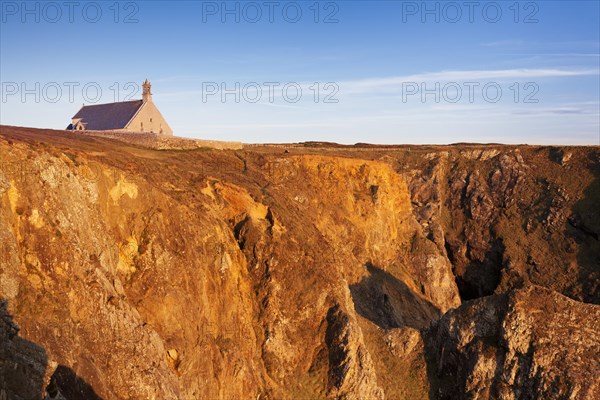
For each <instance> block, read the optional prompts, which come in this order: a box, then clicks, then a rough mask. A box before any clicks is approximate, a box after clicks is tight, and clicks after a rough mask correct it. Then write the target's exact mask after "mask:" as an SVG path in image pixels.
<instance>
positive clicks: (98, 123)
mask: <svg viewBox="0 0 600 400" xmlns="http://www.w3.org/2000/svg"><path fill="white" fill-rule="evenodd" d="M143 103H144V102H143V101H142V100H133V101H122V102H119V103H107V104H95V105H91V106H83V107H81V110H79V112H77V114H75V116H74V117H73V118H81V122H83V124H84V126H85V129H86V130H92V131H104V130H110V129H123V128H125V126H127V123H128V122H129V121H131V118H132V117H133V116H134V115H135V113H136V112H137V111H138V110H139V109H140V107H141V106H142V104H143ZM67 129H73V127H72V125H69V126H68V127H67Z"/></svg>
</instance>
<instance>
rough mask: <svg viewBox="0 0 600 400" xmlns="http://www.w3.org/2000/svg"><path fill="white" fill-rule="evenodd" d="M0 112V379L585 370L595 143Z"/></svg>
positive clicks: (578, 384) (361, 389) (165, 390)
mask: <svg viewBox="0 0 600 400" xmlns="http://www.w3.org/2000/svg"><path fill="white" fill-rule="evenodd" d="M1 129H2V131H1V133H0V154H1V155H2V158H1V164H0V238H1V248H0V250H1V258H0V261H1V268H0V277H1V280H0V298H1V299H2V301H3V303H2V309H1V310H2V319H1V320H0V341H1V342H2V348H1V350H0V355H1V358H0V391H1V392H0V393H5V394H6V395H7V396H8V398H24V399H25V398H27V399H29V398H36V397H37V398H41V397H43V396H46V395H47V396H49V397H50V398H68V399H72V398H94V397H100V398H106V399H113V398H119V399H120V398H122V399H153V398H155V399H169V398H173V399H175V398H211V399H212V398H220V399H234V398H235V399H240V398H244V399H245V398H248V399H283V398H289V399H297V398H306V399H313V398H345V399H399V398H424V397H437V396H440V397H447V398H461V397H469V398H471V397H477V396H480V398H487V397H506V398H513V397H514V398H523V397H522V395H523V396H525V395H526V396H532V397H535V396H537V395H544V396H545V397H549V398H553V397H558V396H559V395H561V396H562V395H563V394H564V395H566V396H570V397H571V398H585V396H587V395H589V394H594V393H596V392H595V391H597V386H593V385H591V384H587V383H585V382H586V379H588V378H589V377H591V376H594V375H593V373H596V375H597V374H598V372H600V368H599V366H598V359H597V354H598V351H597V350H598V349H597V348H595V347H594V345H595V343H597V342H598V341H597V340H595V342H594V341H593V340H592V339H594V338H596V336H597V334H598V326H597V324H596V322H597V320H598V318H596V317H594V316H595V314H594V313H596V314H597V313H598V307H599V306H597V305H595V304H597V303H598V302H599V299H600V298H599V293H598V280H599V276H598V273H599V267H598V256H599V255H600V253H599V249H598V233H599V232H600V224H599V222H598V221H599V220H598V214H597V210H596V209H595V204H597V199H598V195H599V194H600V193H599V189H598V180H597V176H598V168H599V165H600V162H599V160H598V154H599V151H598V149H596V148H589V149H583V148H579V149H549V148H522V149H520V150H519V149H515V148H508V147H502V146H496V147H495V148H485V147H484V148H477V147H472V146H466V145H464V146H454V147H439V148H414V147H413V148H410V149H409V148H398V149H388V150H385V151H382V150H381V149H378V150H372V149H361V151H358V150H357V149H348V148H332V149H325V148H321V147H316V148H313V147H296V148H292V149H290V152H288V153H285V154H284V153H283V150H282V149H278V148H269V147H265V148H258V147H257V148H251V149H247V150H240V151H216V150H206V149H198V150H186V151H177V150H163V151H158V150H153V149H147V148H143V147H137V146H134V145H128V144H125V143H121V142H115V141H112V140H110V139H104V138H98V137H84V136H78V135H76V134H65V133H63V132H58V131H42V130H33V129H25V128H13V127H2V128H1ZM575 172H576V173H577V178H576V179H574V178H573V174H574V173H575ZM533 284H536V285H540V286H543V287H546V288H548V289H542V288H541V287H540V288H538V287H537V286H535V287H534V289H528V288H531V287H533V286H532V285H533ZM555 292H560V293H563V294H564V295H567V296H569V297H571V299H573V300H569V299H566V298H564V297H563V296H560V295H558V294H556V293H555ZM494 293H497V294H494ZM489 295H492V296H489ZM485 296H487V297H485ZM516 298H519V299H521V300H518V301H517V300H514V299H516ZM469 299H475V300H472V302H466V303H465V304H463V305H462V306H461V302H464V301H465V300H469ZM511 302H512V303H511ZM530 302H535V303H536V304H538V305H531V304H529V303H530ZM583 302H586V303H594V304H584V303H583ZM522 303H524V304H526V305H525V306H521V304H522ZM523 307H525V308H523ZM528 307H529V308H528ZM536 307H537V308H536ZM533 309H535V310H540V309H541V310H545V311H549V310H551V311H552V313H551V314H550V315H551V318H552V319H550V320H548V318H550V317H549V316H548V315H546V314H547V313H540V314H539V315H537V314H536V316H535V318H537V319H535V318H534V319H531V318H529V317H527V318H526V317H525V314H528V313H529V311H531V310H533ZM490 313H491V314H493V315H491V314H490ZM440 318H441V319H440ZM519 318H521V319H522V318H525V320H524V322H523V321H521V320H520V319H519ZM528 318H529V319H528ZM532 318H533V317H532ZM594 318H595V320H594ZM2 321H4V322H2ZM506 321H509V322H506ZM544 321H545V322H546V323H547V324H549V325H547V326H550V327H551V326H554V325H552V324H560V325H561V328H560V332H558V331H557V334H558V333H561V334H562V333H564V332H566V331H565V330H564V329H567V330H568V329H571V330H575V329H580V330H581V332H587V337H584V336H586V335H583V334H582V335H583V336H581V337H576V336H572V335H571V336H568V337H565V338H564V339H561V340H554V339H553V336H552V333H551V332H552V330H551V329H546V330H545V331H544V332H545V333H543V332H542V333H538V331H537V330H536V329H537V327H540V326H542V325H541V323H542V322H544ZM473 324H483V325H485V327H484V328H481V329H479V328H477V329H475V328H473V326H474V325H473ZM595 324H596V325H595ZM483 325H482V326H483ZM477 326H479V325H477ZM527 327H529V328H527ZM569 327H570V328H569ZM473 329H475V331H476V332H475V333H470V332H471V331H472V330H473ZM527 329H529V330H527ZM469 330H471V331H469ZM480 330H483V331H485V332H483V331H482V332H483V333H480ZM544 334H545V336H544ZM548 335H549V336H548ZM594 335H595V336H594ZM584 339H585V340H584ZM596 339H597V338H596ZM578 345H579V346H580V347H579V350H580V352H578V351H579V350H577V351H576V349H575V348H574V346H578ZM539 346H544V348H543V349H541V350H540V349H538V347H539ZM572 346H573V348H571V347H572ZM594 351H595V354H594ZM553 352H556V354H560V355H559V356H556V357H554V356H552V357H551V356H549V354H554V353H553ZM492 353H493V354H492ZM582 357H588V358H591V359H593V360H594V362H595V363H588V364H587V365H588V367H591V369H590V373H592V374H591V375H586V374H583V373H577V372H576V371H577V368H578V367H579V366H580V365H581V360H583V359H584V358H582ZM561 360H563V361H564V362H562V361H561ZM478 363H479V364H478ZM447 369H451V370H452V371H453V372H452V373H451V374H446V373H445V372H444V371H446V370H447ZM557 371H558V372H557ZM557 379H558V381H557ZM561 379H562V380H561ZM19 382H27V387H28V389H27V390H25V389H23V387H25V386H24V385H22V384H19ZM532 382H536V383H535V385H532V384H531V383H532ZM529 386H531V387H532V388H531V389H525V388H526V387H527V388H528V387H529ZM511 396H512V397H511ZM520 396H521V397H520Z"/></svg>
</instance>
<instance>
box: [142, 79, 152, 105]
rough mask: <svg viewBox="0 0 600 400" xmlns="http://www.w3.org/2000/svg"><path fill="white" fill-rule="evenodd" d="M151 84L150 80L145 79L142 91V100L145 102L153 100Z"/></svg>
mask: <svg viewBox="0 0 600 400" xmlns="http://www.w3.org/2000/svg"><path fill="white" fill-rule="evenodd" d="M151 86H152V85H150V82H148V79H146V80H145V81H144V83H142V88H143V91H142V100H143V101H144V102H147V101H150V102H151V101H152V92H151V91H150V87H151Z"/></svg>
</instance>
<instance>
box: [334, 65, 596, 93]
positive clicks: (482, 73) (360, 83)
mask: <svg viewBox="0 0 600 400" xmlns="http://www.w3.org/2000/svg"><path fill="white" fill-rule="evenodd" d="M599 73H600V71H599V70H597V69H528V68H520V69H499V70H460V71H440V72H429V73H422V74H415V75H405V76H394V77H387V78H371V79H362V80H354V81H345V82H339V85H340V88H341V89H342V90H343V91H344V93H364V92H370V91H377V90H385V89H387V90H393V91H396V90H398V89H399V88H401V87H402V85H403V84H406V83H412V82H415V83H422V82H425V83H427V82H478V81H481V80H484V79H487V80H492V79H495V80H506V79H534V78H556V77H558V78H561V77H573V76H597V75H598V74H599Z"/></svg>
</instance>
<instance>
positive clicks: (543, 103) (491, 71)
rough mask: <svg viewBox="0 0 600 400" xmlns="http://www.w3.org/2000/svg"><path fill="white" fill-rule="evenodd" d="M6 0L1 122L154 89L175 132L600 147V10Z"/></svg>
mask: <svg viewBox="0 0 600 400" xmlns="http://www.w3.org/2000/svg"><path fill="white" fill-rule="evenodd" d="M1 3H2V4H1V5H2V7H1V12H2V15H1V22H0V81H1V82H2V93H1V95H2V98H1V103H0V107H1V113H0V120H1V121H0V122H1V123H2V124H7V125H20V126H34V127H47V128H56V129H63V128H64V127H65V126H66V125H67V124H68V123H69V122H70V117H71V116H72V115H74V114H75V113H76V112H77V110H78V109H79V107H81V104H82V103H86V104H92V103H106V102H112V101H115V100H126V99H127V95H128V94H132V95H133V98H139V97H141V89H140V87H139V85H140V84H141V82H142V81H143V80H144V79H145V78H148V79H149V80H150V81H151V82H152V84H153V86H152V89H153V94H154V101H155V103H156V104H157V105H158V107H159V109H160V110H161V112H162V113H163V115H164V116H165V118H166V119H167V121H168V122H169V123H170V125H171V127H172V128H173V130H174V132H175V134H176V135H178V136H185V137H194V138H210V139H222V140H240V141H244V142H297V141H306V140H320V141H335V142H339V143H356V142H371V143H453V142H463V141H469V142H503V143H531V144H596V145H598V144H600V115H599V109H600V103H599V100H600V99H599V97H600V78H599V75H600V57H599V54H600V37H599V35H600V22H599V21H600V7H599V4H600V2H598V1H521V2H515V1H496V2H493V1H481V2H479V1H474V2H471V3H469V4H470V5H466V4H467V3H466V2H464V1H458V2H452V1H450V2H448V1H437V2H436V1H431V2H421V1H419V2H410V1H409V2H407V1H335V2H332V1H323V2H315V1H298V2H293V1H273V2H270V3H268V2H265V1H257V2H226V3H224V2H221V1H219V2H192V1H187V2H160V1H137V2H120V3H117V5H116V6H115V2H114V1H108V2H86V1H80V2H78V4H77V5H76V6H73V8H72V9H69V8H68V7H69V6H67V5H65V3H64V2H62V1H57V2H28V3H26V4H25V3H23V2H20V1H18V2H13V1H1ZM98 11H100V13H101V14H98ZM259 12H260V14H259ZM131 82H133V83H135V85H134V86H131V85H129V86H128V84H130V83H131ZM84 86H85V87H86V90H87V91H84V89H83V88H84ZM69 88H72V89H71V90H72V96H69ZM97 88H100V89H101V96H97V95H96V89H97ZM117 88H118V91H117ZM284 88H285V90H284ZM223 89H224V90H225V91H226V92H223ZM59 91H60V92H59ZM224 93H226V94H224ZM36 97H38V98H36ZM70 97H71V98H70ZM236 97H237V98H236Z"/></svg>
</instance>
